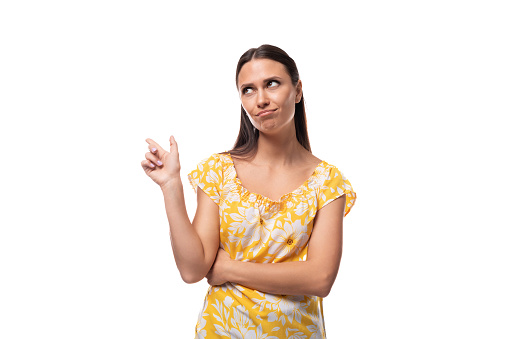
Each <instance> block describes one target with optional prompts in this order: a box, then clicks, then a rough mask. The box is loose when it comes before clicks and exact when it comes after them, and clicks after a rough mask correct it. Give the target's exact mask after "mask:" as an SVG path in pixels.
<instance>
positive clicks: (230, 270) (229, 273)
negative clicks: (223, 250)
mask: <svg viewBox="0 0 509 339" xmlns="http://www.w3.org/2000/svg"><path fill="white" fill-rule="evenodd" d="M235 264H237V261H235V260H234V259H231V260H228V261H226V262H225V265H224V271H223V274H224V280H226V281H229V282H232V283H237V281H236V279H235V274H234V273H235Z"/></svg>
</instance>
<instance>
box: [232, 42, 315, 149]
mask: <svg viewBox="0 0 509 339" xmlns="http://www.w3.org/2000/svg"><path fill="white" fill-rule="evenodd" d="M252 59H270V60H274V61H277V62H279V63H281V64H283V65H284V66H285V69H286V71H287V72H288V74H289V75H290V78H291V80H292V84H293V85H294V86H296V85H297V83H298V81H299V79H300V77H299V71H298V70H297V65H296V64H295V61H294V60H293V59H292V58H291V57H290V56H289V55H288V54H287V53H286V52H285V51H283V50H282V49H281V48H279V47H276V46H272V45H261V46H260V47H258V48H251V49H249V50H247V51H246V52H245V53H244V54H242V56H241V57H240V59H239V62H238V64H237V72H236V74H235V83H236V84H237V83H238V79H239V73H240V70H241V69H242V67H243V66H244V64H246V63H247V62H249V61H251V60H252ZM293 120H294V123H295V133H296V136H297V141H298V142H299V143H300V144H301V145H302V146H303V147H304V148H305V149H307V150H308V151H309V152H311V145H310V144H309V137H308V129H307V122H306V109H305V108H304V96H302V98H301V100H300V102H298V103H296V104H295V115H294V118H293ZM259 135H260V132H259V131H258V130H257V129H256V128H255V127H254V126H253V124H252V123H251V121H250V120H249V118H248V117H247V113H246V111H245V110H244V108H243V107H242V105H240V130H239V135H238V136H237V140H236V141H235V145H234V146H233V148H232V149H231V150H229V151H227V152H224V153H230V154H231V155H234V156H238V157H242V158H251V157H252V156H254V155H255V154H256V151H257V148H258V137H259Z"/></svg>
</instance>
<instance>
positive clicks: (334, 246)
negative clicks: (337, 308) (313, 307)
mask: <svg viewBox="0 0 509 339" xmlns="http://www.w3.org/2000/svg"><path fill="white" fill-rule="evenodd" d="M237 88H238V91H239V96H240V100H241V103H242V106H243V108H244V110H245V111H246V113H247V114H248V117H249V119H250V121H251V122H252V124H253V126H255V128H257V129H258V130H259V132H260V133H259V139H258V151H257V153H256V155H255V156H254V157H253V158H252V159H251V160H249V161H247V160H242V159H233V160H234V165H235V168H236V171H237V175H238V177H239V179H241V181H242V184H243V186H244V187H246V188H247V189H248V190H249V191H251V192H257V193H260V194H262V195H264V196H266V197H268V198H270V199H272V200H278V198H279V197H281V196H282V195H284V194H286V193H288V192H291V191H293V190H294V189H295V188H297V187H299V186H300V184H302V183H303V182H304V181H305V180H306V179H307V178H309V176H310V174H311V173H312V171H313V170H314V169H315V168H316V166H317V165H318V164H319V163H320V162H321V160H320V159H318V158H316V157H315V156H313V155H312V154H311V153H310V152H308V151H307V150H306V149H304V148H303V147H302V146H301V145H300V144H299V142H298V141H297V138H296V133H295V126H294V122H293V118H294V114H295V103H298V102H299V101H300V100H301V99H302V82H301V81H300V80H299V81H298V83H297V84H295V85H294V84H292V82H291V79H290V76H289V74H288V73H287V72H286V69H285V68H284V65H282V64H280V63H278V62H276V61H273V60H268V59H253V60H251V61H249V62H247V63H246V64H245V65H244V66H243V67H242V69H241V71H240V73H239V77H238V83H237ZM265 110H270V111H271V113H270V114H268V115H265V116H260V115H259V113H260V112H262V111H265ZM146 141H147V143H148V146H149V150H150V152H147V153H146V155H145V158H146V159H145V160H144V161H142V163H141V165H142V168H143V169H144V170H145V173H146V174H147V175H148V176H149V177H150V178H151V179H152V180H154V182H156V183H157V184H158V185H159V186H160V187H161V190H162V191H163V195H164V198H165V207H166V212H167V216H168V221H169V224H170V237H171V238H172V249H173V253H174V257H175V261H176V263H177V267H178V269H179V271H180V273H181V276H182V278H183V280H184V281H186V282H188V283H193V282H197V281H200V280H201V279H203V278H204V277H206V278H207V281H208V283H209V284H211V285H221V284H223V283H225V282H227V281H229V282H233V283H238V284H241V285H244V286H247V287H250V288H253V289H256V290H259V291H262V292H266V293H273V294H284V295H317V296H320V297H325V296H327V295H328V294H329V292H330V289H331V287H332V285H333V283H334V281H335V279H336V276H337V273H338V270H339V264H340V261H341V255H342V245H343V215H344V210H345V197H344V196H343V197H340V198H338V199H336V200H334V201H333V202H331V203H329V204H328V205H327V206H325V207H323V208H321V209H320V210H319V211H318V212H317V214H316V216H315V220H314V228H313V232H312V235H311V238H310V240H309V243H308V255H307V260H306V261H302V262H285V263H277V264H261V263H249V262H241V261H235V260H232V259H231V258H230V256H229V254H228V253H227V252H225V251H224V250H222V249H219V220H218V218H217V215H218V214H219V207H218V206H217V205H216V204H215V203H214V202H213V201H212V200H211V199H210V198H209V197H208V196H207V195H206V194H205V193H204V192H203V191H202V190H201V189H199V190H198V195H197V199H198V204H197V212H196V216H195V219H194V220H193V222H192V223H191V222H190V221H189V219H188V217H187V212H186V209H185V204H184V196H183V190H182V183H181V181H180V162H179V156H178V146H177V143H176V142H175V139H174V138H173V136H172V137H171V138H170V151H169V152H167V151H165V150H164V149H163V148H162V147H161V146H160V145H158V144H157V143H156V142H155V141H153V140H152V139H146ZM158 160H159V161H160V163H157V161H158ZM260 183H263V184H262V185H260Z"/></svg>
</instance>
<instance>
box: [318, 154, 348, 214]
mask: <svg viewBox="0 0 509 339" xmlns="http://www.w3.org/2000/svg"><path fill="white" fill-rule="evenodd" d="M322 180H323V181H322V183H321V185H320V187H319V192H318V209H320V208H322V207H324V206H326V205H327V204H329V203H331V202H332V201H334V200H335V199H337V198H339V197H341V196H343V195H346V206H345V216H346V215H347V214H348V213H350V210H351V209H352V207H353V205H354V204H355V201H356V199H357V194H356V193H355V192H354V190H353V188H352V185H351V184H350V181H349V180H348V179H347V178H346V176H345V174H344V173H342V172H341V171H340V170H339V169H338V168H337V167H336V166H334V165H330V164H328V166H326V167H325V168H324V171H323V175H322Z"/></svg>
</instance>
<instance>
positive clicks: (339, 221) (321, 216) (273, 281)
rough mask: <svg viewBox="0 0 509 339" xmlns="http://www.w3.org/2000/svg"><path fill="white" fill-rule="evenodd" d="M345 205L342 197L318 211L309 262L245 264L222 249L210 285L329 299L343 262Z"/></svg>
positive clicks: (310, 246)
mask: <svg viewBox="0 0 509 339" xmlns="http://www.w3.org/2000/svg"><path fill="white" fill-rule="evenodd" d="M345 203H346V199H345V196H342V197H339V198H338V199H336V200H334V201H332V202H331V203H329V204H328V205H327V206H324V207H323V208H321V209H320V210H319V211H318V212H317V214H316V216H315V220H314V226H313V232H312V233H311V238H310V240H309V244H308V253H307V259H306V261H295V262H284V263H275V264H273V263H271V264H262V263H252V262H242V261H236V260H232V259H230V257H229V255H228V254H227V253H226V252H224V251H222V250H220V251H219V252H218V254H217V257H216V261H215V263H214V266H213V267H212V269H211V271H210V272H209V273H208V274H207V278H208V280H209V283H210V284H212V285H216V284H222V283H224V282H226V281H230V282H233V283H237V284H240V285H243V286H246V287H249V288H252V289H255V290H258V291H261V292H265V293H271V294H283V295H316V296H319V297H326V296H327V295H328V294H329V292H330V290H331V288H332V285H333V284H334V281H335V280H336V276H337V273H338V270H339V264H340V261H341V254H342V249H343V215H344V211H345Z"/></svg>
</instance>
